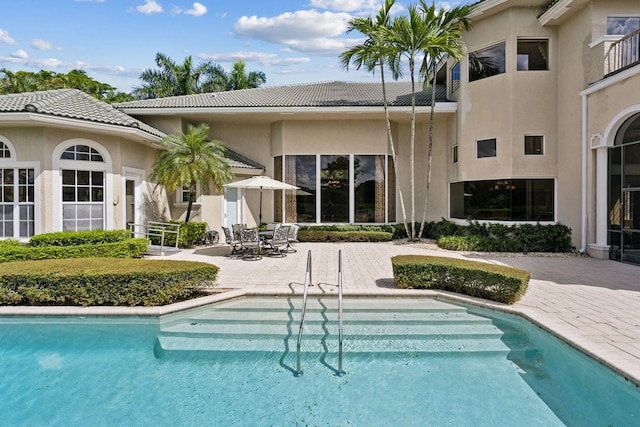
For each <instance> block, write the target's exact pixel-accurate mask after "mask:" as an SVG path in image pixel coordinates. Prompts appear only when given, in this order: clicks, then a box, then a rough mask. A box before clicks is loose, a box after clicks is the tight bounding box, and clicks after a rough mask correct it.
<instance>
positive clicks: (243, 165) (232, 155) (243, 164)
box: [226, 148, 266, 170]
mask: <svg viewBox="0 0 640 427" xmlns="http://www.w3.org/2000/svg"><path fill="white" fill-rule="evenodd" d="M226 157H227V160H228V161H229V166H231V167H232V168H240V169H262V170H265V169H266V168H265V167H264V166H263V165H261V164H260V163H258V162H254V161H253V160H251V159H249V158H248V157H245V156H243V155H241V154H238V153H236V152H235V151H233V150H229V149H228V148H227V156H226Z"/></svg>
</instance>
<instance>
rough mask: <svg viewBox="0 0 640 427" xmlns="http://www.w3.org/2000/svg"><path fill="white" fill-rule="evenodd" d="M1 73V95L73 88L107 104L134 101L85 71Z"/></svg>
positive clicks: (4, 71)
mask: <svg viewBox="0 0 640 427" xmlns="http://www.w3.org/2000/svg"><path fill="white" fill-rule="evenodd" d="M0 73H1V74H4V76H3V77H0V93H1V94H8V93H23V92H35V91H41V90H54V89H68V88H71V89H79V90H81V91H83V92H85V93H87V94H89V95H91V96H93V97H94V98H97V99H99V100H101V101H105V102H123V101H131V100H132V99H134V98H133V97H132V96H131V95H129V94H127V93H124V92H116V88H114V87H113V86H110V85H108V84H106V83H101V82H99V81H97V80H95V79H93V78H91V77H89V76H88V75H87V73H86V71H83V70H71V71H69V72H68V73H66V74H65V73H56V72H54V71H47V70H40V71H38V72H37V73H33V72H30V71H16V72H13V71H9V70H7V69H6V68H3V69H0Z"/></svg>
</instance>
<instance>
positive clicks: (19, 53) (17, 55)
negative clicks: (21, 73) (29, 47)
mask: <svg viewBox="0 0 640 427" xmlns="http://www.w3.org/2000/svg"><path fill="white" fill-rule="evenodd" d="M11 57H13V58H19V59H27V58H28V57H29V55H28V54H27V52H25V51H24V50H22V49H18V50H16V51H15V52H13V53H12V54H11Z"/></svg>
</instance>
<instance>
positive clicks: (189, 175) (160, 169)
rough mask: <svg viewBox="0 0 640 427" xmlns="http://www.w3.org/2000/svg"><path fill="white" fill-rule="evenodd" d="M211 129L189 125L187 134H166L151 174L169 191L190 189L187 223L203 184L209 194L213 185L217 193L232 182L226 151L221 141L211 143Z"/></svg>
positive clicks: (204, 125) (203, 188) (203, 189)
mask: <svg viewBox="0 0 640 427" xmlns="http://www.w3.org/2000/svg"><path fill="white" fill-rule="evenodd" d="M208 137H209V126H208V125H207V124H205V123H203V124H200V125H199V126H192V125H189V124H188V125H187V132H186V133H179V134H173V135H167V136H165V137H164V138H163V140H162V141H163V142H164V144H165V145H166V148H167V149H166V150H165V151H163V152H162V153H160V155H159V157H158V159H157V160H156V161H155V163H154V164H153V167H152V171H151V175H150V177H151V179H152V180H154V181H156V182H157V183H158V184H160V185H163V186H164V187H165V188H166V189H167V191H169V192H172V191H175V190H176V189H177V188H183V187H189V203H188V206H187V214H186V218H185V222H189V219H190V218H191V208H192V206H193V202H194V201H195V199H196V189H197V186H198V184H200V189H201V191H202V193H203V194H204V193H208V192H209V189H210V184H213V190H214V191H222V186H223V185H224V184H226V183H228V182H230V181H231V179H232V178H233V173H232V172H231V168H230V167H229V163H228V162H227V158H226V156H225V155H226V148H225V147H224V145H223V144H222V143H221V142H220V141H215V140H213V141H209V140H208V139H207V138H208Z"/></svg>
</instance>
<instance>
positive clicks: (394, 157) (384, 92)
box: [380, 61, 409, 236]
mask: <svg viewBox="0 0 640 427" xmlns="http://www.w3.org/2000/svg"><path fill="white" fill-rule="evenodd" d="M380 77H381V78H382V102H383V105H384V115H385V119H386V124H387V141H389V147H391V159H392V160H393V173H394V175H395V182H396V188H395V190H397V192H398V197H399V198H400V208H401V209H402V223H403V224H404V231H405V233H407V236H409V227H408V226H407V212H406V210H405V208H404V197H403V196H402V189H401V188H400V181H399V180H398V157H397V155H396V147H395V145H394V144H393V134H392V133H391V120H390V119H389V105H388V103H387V86H386V84H385V81H384V61H380Z"/></svg>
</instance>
